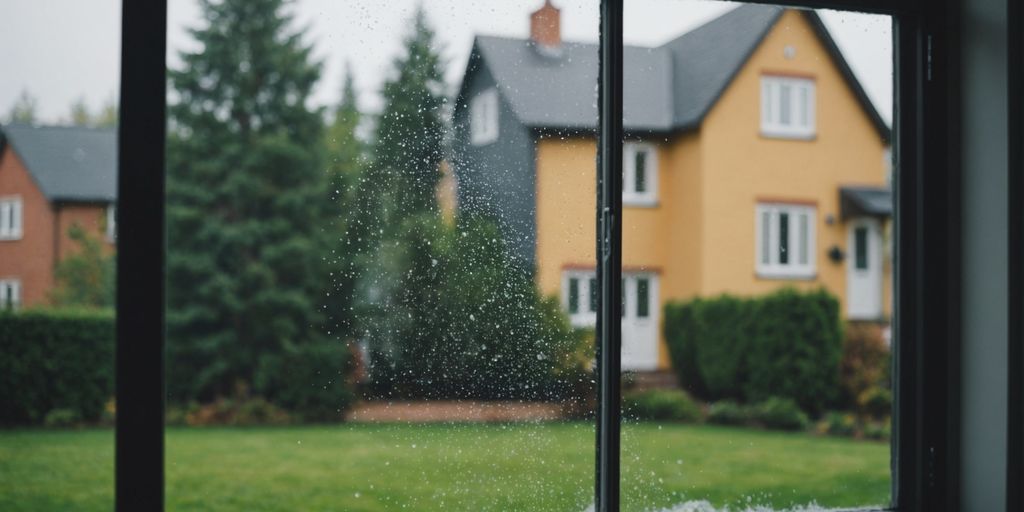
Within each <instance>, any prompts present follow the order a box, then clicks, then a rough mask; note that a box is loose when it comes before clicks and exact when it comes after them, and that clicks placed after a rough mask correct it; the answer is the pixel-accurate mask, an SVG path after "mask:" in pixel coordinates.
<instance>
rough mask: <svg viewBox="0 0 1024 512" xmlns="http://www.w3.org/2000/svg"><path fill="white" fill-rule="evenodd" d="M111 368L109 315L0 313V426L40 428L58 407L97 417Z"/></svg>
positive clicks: (106, 394)
mask: <svg viewBox="0 0 1024 512" xmlns="http://www.w3.org/2000/svg"><path fill="white" fill-rule="evenodd" d="M113 366H114V317H113V315H112V314H111V313H110V312H101V311H60V310H38V311H35V310H33V311H24V312H19V313H13V312H0V424H26V423H29V424H38V423H41V422H43V421H44V420H45V419H46V415H47V414H48V413H50V412H51V411H54V410H58V409H66V410H70V411H73V412H74V414H75V416H76V417H77V418H81V419H82V420H84V421H95V420H97V419H99V418H100V417H101V415H102V414H103V410H104V405H105V404H106V403H107V400H108V399H109V398H110V397H111V396H112V395H113V393H114V368H113ZM60 414H61V415H63V414H64V413H60Z"/></svg>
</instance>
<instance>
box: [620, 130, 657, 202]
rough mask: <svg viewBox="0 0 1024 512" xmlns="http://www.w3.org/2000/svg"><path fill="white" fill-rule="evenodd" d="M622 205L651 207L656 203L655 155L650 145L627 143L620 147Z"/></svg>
mask: <svg viewBox="0 0 1024 512" xmlns="http://www.w3.org/2000/svg"><path fill="white" fill-rule="evenodd" d="M622 158H623V162H622V173H623V176H622V203H623V204H625V205H633V206H652V205H654V204H657V201H658V180H657V179H658V165H657V153H656V152H655V150H654V146H652V145H650V144H641V143H629V142H627V143H626V144H624V145H623V147H622Z"/></svg>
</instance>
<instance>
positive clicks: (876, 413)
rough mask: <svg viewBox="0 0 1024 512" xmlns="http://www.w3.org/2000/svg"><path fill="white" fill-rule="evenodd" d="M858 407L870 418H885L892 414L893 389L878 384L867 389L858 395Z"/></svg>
mask: <svg viewBox="0 0 1024 512" xmlns="http://www.w3.org/2000/svg"><path fill="white" fill-rule="evenodd" d="M857 407H858V409H859V410H860V412H861V414H864V415H865V416H867V417H869V418H874V419H881V418H885V417H887V416H889V415H890V414H892V391H889V390H888V389H884V388H880V387H877V386H876V387H873V388H869V389H866V390H865V391H864V392H863V393H861V394H860V396H858V397H857Z"/></svg>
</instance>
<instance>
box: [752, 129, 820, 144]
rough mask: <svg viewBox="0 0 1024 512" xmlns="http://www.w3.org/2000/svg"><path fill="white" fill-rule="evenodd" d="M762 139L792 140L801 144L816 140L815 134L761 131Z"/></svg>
mask: <svg viewBox="0 0 1024 512" xmlns="http://www.w3.org/2000/svg"><path fill="white" fill-rule="evenodd" d="M761 138H762V139H772V140H793V141H801V142H814V141H815V140H817V139H818V134H817V133H786V132H773V131H768V130H761Z"/></svg>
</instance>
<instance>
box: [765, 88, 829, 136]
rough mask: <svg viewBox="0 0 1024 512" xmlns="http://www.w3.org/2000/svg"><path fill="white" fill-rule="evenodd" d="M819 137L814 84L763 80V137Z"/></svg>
mask: <svg viewBox="0 0 1024 512" xmlns="http://www.w3.org/2000/svg"><path fill="white" fill-rule="evenodd" d="M816 133H817V128H816V126H815V100H814V80H812V79H810V78H795V77H788V76H771V75H766V76H763V77H761V135H764V136H765V137H773V138H785V139H811V138H814V136H815V134H816Z"/></svg>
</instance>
